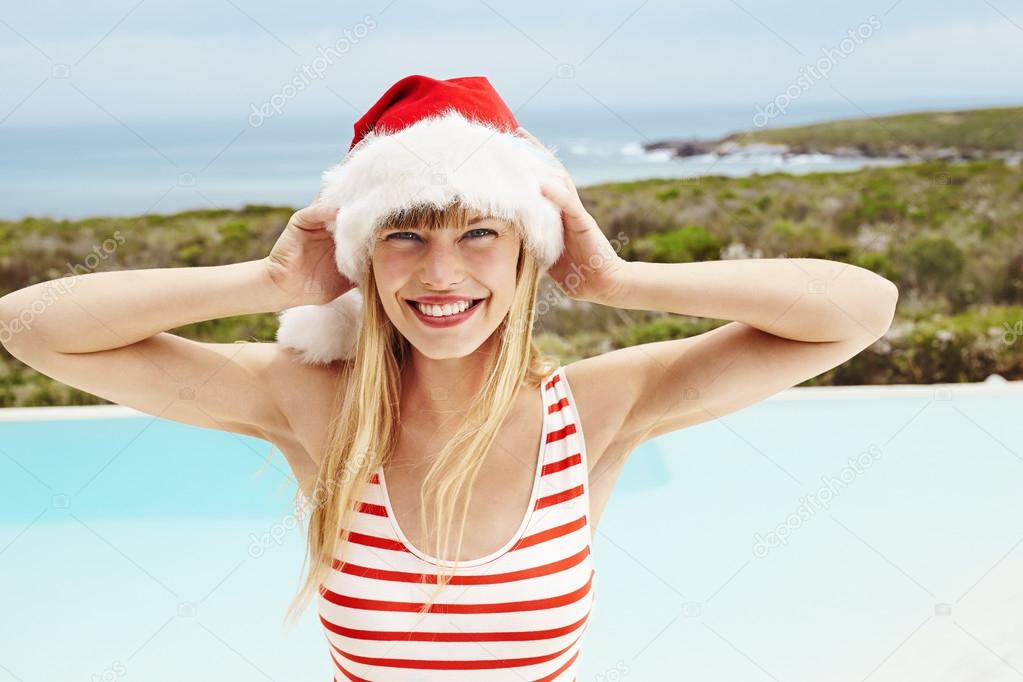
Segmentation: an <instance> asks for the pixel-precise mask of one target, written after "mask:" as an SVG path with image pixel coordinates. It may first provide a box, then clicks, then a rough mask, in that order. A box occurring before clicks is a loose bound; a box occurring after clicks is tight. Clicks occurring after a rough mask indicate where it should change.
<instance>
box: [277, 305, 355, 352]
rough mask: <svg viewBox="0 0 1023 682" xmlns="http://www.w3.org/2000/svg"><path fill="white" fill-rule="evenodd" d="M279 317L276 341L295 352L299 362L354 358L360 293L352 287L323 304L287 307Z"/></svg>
mask: <svg viewBox="0 0 1023 682" xmlns="http://www.w3.org/2000/svg"><path fill="white" fill-rule="evenodd" d="M279 320H280V324H279V326H278V327H277V343H279V344H281V345H282V346H287V347H289V348H294V349H295V350H296V351H298V352H299V358H300V359H301V360H302V362H305V363H309V364H321V363H328V362H331V361H332V360H336V359H339V358H351V357H354V356H355V344H356V342H357V341H358V340H359V330H360V329H361V328H362V292H361V291H359V288H358V287H355V288H354V289H349V290H348V291H346V292H345V293H344V294H342V295H340V296H338V297H337V298H335V299H334V300H333V301H331V302H330V303H326V304H324V305H300V306H297V307H295V308H288V309H287V310H284V311H282V312H281V314H280V318H279Z"/></svg>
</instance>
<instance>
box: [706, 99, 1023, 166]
mask: <svg viewBox="0 0 1023 682" xmlns="http://www.w3.org/2000/svg"><path fill="white" fill-rule="evenodd" d="M725 139H726V140H728V141H732V142H738V143H740V144H751V143H768V144H786V145H789V147H790V148H791V150H792V151H796V152H807V151H818V152H830V151H835V150H837V149H840V148H843V147H844V148H850V147H851V148H855V149H857V150H858V151H859V152H860V153H862V154H864V155H867V156H895V155H897V154H899V153H910V154H912V153H914V152H919V151H921V150H938V149H955V150H958V151H959V152H960V153H963V154H966V153H975V154H981V155H983V154H990V153H994V152H1009V151H1013V152H1019V151H1023V107H999V108H991V109H972V110H965V111H937V112H934V111H932V112H920V113H907V114H896V115H891V116H873V117H863V118H850V119H843V120H838V121H828V122H825V123H816V124H813V125H804V126H792V127H779V128H761V129H757V130H749V131H744V132H741V133H735V134H733V135H729V136H728V137H727V138H725Z"/></svg>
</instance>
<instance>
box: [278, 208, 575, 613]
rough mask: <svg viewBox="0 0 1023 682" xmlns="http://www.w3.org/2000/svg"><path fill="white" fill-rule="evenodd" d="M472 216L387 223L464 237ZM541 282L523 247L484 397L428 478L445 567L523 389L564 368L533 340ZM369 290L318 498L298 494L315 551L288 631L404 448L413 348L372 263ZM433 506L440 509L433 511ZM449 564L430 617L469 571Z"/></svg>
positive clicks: (444, 214) (446, 213)
mask: <svg viewBox="0 0 1023 682" xmlns="http://www.w3.org/2000/svg"><path fill="white" fill-rule="evenodd" d="M473 217H474V214H473V213H471V212H470V211H468V210H466V209H465V208H463V207H462V206H461V205H459V204H457V203H456V204H453V205H452V206H450V207H448V208H446V209H443V210H435V209H432V208H429V207H425V208H423V207H416V208H413V209H410V210H406V211H402V212H398V213H395V214H393V215H391V216H389V217H388V218H387V219H386V220H385V224H387V225H388V226H389V227H391V228H394V227H398V228H399V229H400V228H404V227H416V228H420V229H423V228H425V229H438V228H441V227H445V226H456V227H460V228H463V229H464V228H465V227H467V226H468V221H469V220H471V219H472V218H473ZM539 279H540V276H539V270H538V267H537V264H536V262H535V260H534V259H533V258H532V256H531V254H530V253H529V252H528V250H527V249H526V248H525V247H524V246H523V248H521V250H520V253H519V261H518V274H517V277H516V285H515V291H514V293H513V297H512V303H511V308H510V309H509V311H508V315H507V316H506V317H505V319H504V320H503V321H502V323H501V324H500V325H499V326H498V329H497V330H495V332H494V333H495V334H498V335H499V343H498V344H497V351H496V354H495V355H493V356H491V357H490V358H489V361H488V371H487V374H486V379H485V381H484V385H483V388H482V390H481V391H480V398H479V400H475V401H473V403H472V405H471V407H470V408H469V411H468V412H467V414H466V415H465V418H464V420H463V422H462V423H461V425H460V426H459V428H458V430H457V431H456V433H455V435H454V436H453V437H452V438H451V439H450V440H449V441H448V442H447V443H446V444H445V445H444V447H443V448H442V449H441V450H440V452H439V453H438V455H437V456H436V458H435V459H434V462H433V464H432V465H431V467H430V469H429V471H428V472H427V473H426V475H425V477H424V479H423V485H422V488H421V490H420V527H421V528H425V529H426V530H427V537H428V538H429V537H431V536H432V537H434V540H433V546H434V551H433V556H434V557H437V558H442V559H443V557H446V556H447V555H448V551H447V550H448V548H449V542H448V538H449V536H450V534H451V533H450V531H451V527H452V525H453V522H454V517H455V516H456V505H457V503H458V501H459V499H462V500H463V501H462V504H461V506H460V508H459V514H458V517H459V526H458V528H459V530H458V534H457V536H458V542H457V545H456V551H455V553H454V556H455V557H458V556H459V555H460V554H461V549H462V541H463V539H464V530H465V523H466V520H467V518H468V514H469V503H470V497H471V491H472V489H473V486H474V484H475V482H476V479H477V477H478V475H479V472H480V469H481V466H482V464H483V460H484V458H485V456H486V453H487V452H488V451H489V449H490V447H491V445H492V444H493V441H494V438H495V437H496V435H497V432H498V429H499V428H500V426H501V424H502V422H503V421H504V420H505V418H506V417H507V415H508V413H509V412H510V411H511V408H512V404H513V399H514V397H515V395H516V393H517V391H518V390H519V389H520V388H538V387H539V385H540V382H541V381H542V380H543V379H544V378H545V377H546V376H547V375H548V374H549V373H550V372H552V371H553V370H554V369H556V368H557V366H558V364H559V360H558V359H557V358H555V357H553V356H548V355H545V354H543V353H541V351H540V350H539V348H537V346H536V344H535V342H534V340H533V334H532V328H533V312H534V309H535V304H536V297H537V288H538V285H539ZM362 287H363V292H364V300H365V303H366V305H365V308H364V313H363V314H364V316H365V317H364V320H363V327H362V333H361V334H360V336H359V341H358V343H357V346H356V353H355V357H354V358H353V359H351V360H345V361H338V371H339V372H342V373H343V374H344V376H343V377H342V378H343V380H342V381H339V382H338V390H337V392H336V394H335V395H334V399H333V405H332V410H331V414H332V415H333V416H332V418H331V421H330V424H329V426H328V437H327V441H326V443H327V444H326V445H325V447H324V452H323V456H322V457H321V458H320V467H319V470H318V472H317V478H316V484H315V486H314V489H313V494H312V496H311V497H309V496H306V495H305V493H304V492H303V491H301V490H299V492H298V494H297V496H296V505H297V507H298V509H299V518H302V519H305V518H306V517H308V529H307V551H306V555H305V558H304V560H303V565H302V573H303V574H304V575H305V577H304V579H303V580H302V582H301V586H300V588H299V590H298V593H297V594H296V595H295V597H294V599H293V600H292V602H291V604H290V605H289V606H288V609H287V611H286V612H285V618H284V619H285V622H286V623H287V624H288V625H289V626H293V625H295V624H296V623H297V622H298V619H299V618H300V617H301V615H302V613H303V612H304V611H305V608H306V607H307V606H308V605H309V603H310V601H311V600H312V598H313V595H314V594H317V593H318V594H321V595H322V594H323V589H322V587H323V583H324V582H325V581H326V579H327V577H328V576H329V575H330V573H331V571H332V570H342V569H343V567H344V566H345V564H346V562H345V554H346V550H347V549H348V539H349V537H348V530H347V529H349V528H351V521H352V516H353V514H355V513H356V507H355V505H356V503H357V502H358V500H360V499H361V498H362V494H361V493H362V489H363V486H365V485H367V484H368V483H369V480H370V478H371V477H372V475H373V473H374V472H375V471H376V469H377V468H378V467H381V466H383V465H384V464H385V463H386V462H388V461H389V459H390V457H391V455H392V453H393V452H394V450H395V448H396V446H397V441H398V429H397V425H398V424H399V420H400V410H399V404H400V403H399V399H400V396H401V370H402V368H403V367H404V365H405V363H406V362H407V361H408V359H409V357H410V349H409V342H408V340H407V339H405V338H404V337H403V336H402V335H401V334H400V333H399V332H398V330H397V329H396V328H395V327H394V325H392V324H391V322H390V319H389V318H388V317H387V314H386V312H385V311H384V309H383V306H382V304H381V302H380V300H379V296H378V295H377V291H376V287H375V284H374V278H373V272H372V263H371V264H370V269H369V275H368V278H367V281H366V282H364V283H362ZM431 501H435V502H436V504H434V505H428V503H429V502H431ZM428 506H433V507H434V513H433V517H432V518H433V523H432V524H431V523H428V522H427V519H428V514H427V509H428ZM342 510H343V512H342ZM431 531H434V532H431ZM442 540H443V542H442ZM428 546H429V545H428ZM451 563H453V565H451V566H445V565H444V564H443V563H441V564H434V568H436V569H437V580H436V581H433V582H435V583H436V588H435V589H434V590H433V592H432V594H431V595H430V597H429V598H428V599H427V601H426V602H424V604H423V607H422V609H420V613H426V612H429V611H430V610H431V608H432V606H433V605H434V604H435V603H436V599H437V597H438V596H439V594H440V592H441V591H442V590H443V588H444V587H445V586H446V585H447V584H449V582H450V580H451V578H452V577H453V576H454V575H455V573H456V572H457V569H458V566H459V565H461V562H459V561H457V560H454V561H452V562H451ZM445 569H450V570H445Z"/></svg>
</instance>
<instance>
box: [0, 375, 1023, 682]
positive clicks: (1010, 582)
mask: <svg viewBox="0 0 1023 682" xmlns="http://www.w3.org/2000/svg"><path fill="white" fill-rule="evenodd" d="M1020 414H1023V383H1021V382H1010V383H1000V384H980V385H978V384H975V385H945V386H923V387H887V388H802V389H792V390H789V391H785V392H783V393H781V394H779V395H778V396H775V397H774V398H771V399H769V400H767V401H764V402H762V403H759V404H757V405H754V406H752V407H750V408H747V409H745V410H742V411H740V412H737V413H735V414H732V415H728V416H726V417H724V418H723V419H720V420H717V421H714V422H709V423H706V424H701V425H698V426H696V427H693V428H690V429H685V430H683V431H679V432H675V433H672V434H668V435H665V436H662V437H660V438H658V439H656V440H653V441H651V442H648V443H646V444H645V445H644V446H642V447H641V448H640V449H639V450H637V451H636V452H635V453H633V455H632V456H631V458H630V460H629V462H628V464H627V465H626V467H625V469H624V470H623V472H622V475H621V478H620V480H619V483H618V486H617V487H616V489H615V493H614V495H613V496H612V498H611V501H610V502H609V504H608V507H607V509H606V510H605V512H604V515H603V518H602V519H601V521H600V526H599V529H598V531H597V535H596V540H595V543H594V553H595V561H596V566H597V572H598V575H599V583H598V589H599V590H600V595H599V598H598V603H597V606H596V610H595V611H594V614H593V617H592V621H591V623H590V630H589V632H588V634H587V638H586V641H585V645H584V647H583V654H582V664H581V669H580V672H581V674H580V676H579V680H580V681H582V680H593V681H608V682H610V681H612V680H668V679H670V680H676V679H678V680H701V681H707V682H717V681H719V680H720V681H725V680H727V681H729V682H734V681H736V680H771V679H774V680H783V681H785V682H788V681H792V680H830V681H844V680H855V681H856V682H861V681H863V680H869V681H871V682H873V681H879V680H916V679H920V680H929V681H945V680H957V681H969V680H1002V679H1005V680H1018V679H1020V677H1021V676H1023V674H1021V673H1020V672H1019V671H1023V615H1021V614H1023V580H1021V577H1023V495H1021V491H1023V445H1021V443H1023V420H1020V419H1019V416H1020ZM584 426H585V425H584ZM850 460H851V461H850ZM287 472H288V470H287V464H286V463H285V461H284V458H283V457H282V456H281V455H280V453H278V452H276V451H273V453H272V455H271V448H270V445H269V444H268V443H266V442H264V441H261V440H258V439H254V438H248V437H244V436H238V435H234V434H229V433H224V432H219V431H214V430H207V429H199V428H193V427H188V426H184V425H181V424H176V423H174V422H170V421H166V420H162V419H157V418H153V417H150V416H147V415H141V414H140V413H138V412H134V411H132V410H127V409H124V408H120V407H106V406H104V407H81V408H39V409H27V410H22V409H10V410H0V585H2V588H0V589H2V594H3V599H2V606H3V608H2V611H0V633H2V634H0V681H5V680H8V679H9V680H24V681H25V682H30V681H34V680H46V681H47V682H49V681H50V680H74V679H80V680H104V681H110V680H119V679H122V678H124V679H138V680H147V681H151V682H162V681H170V680H174V681H175V682H177V681H180V680H182V679H189V680H228V679H230V680H234V679H243V678H244V679H267V680H277V681H280V682H283V681H285V680H312V681H314V682H320V681H322V680H327V679H329V676H330V674H331V667H330V661H329V656H328V654H327V649H326V645H325V642H324V640H323V635H322V630H321V628H320V626H319V624H318V622H317V621H316V619H315V608H314V607H310V608H309V609H307V611H306V613H305V615H304V618H303V620H302V623H301V624H300V625H299V626H298V627H296V628H295V629H294V630H293V631H290V632H289V631H286V630H285V629H284V628H283V626H282V624H281V619H282V617H283V613H284V609H285V607H286V606H287V604H288V602H289V600H290V598H291V596H292V595H293V593H294V591H295V590H296V589H297V587H298V582H299V578H300V577H301V576H300V569H301V563H302V556H303V545H304V542H305V537H304V531H303V529H302V527H301V526H300V525H299V524H298V523H297V521H296V520H295V518H294V516H293V513H292V512H293V507H292V495H293V493H294V486H293V485H291V483H290V481H289V478H288V473H287Z"/></svg>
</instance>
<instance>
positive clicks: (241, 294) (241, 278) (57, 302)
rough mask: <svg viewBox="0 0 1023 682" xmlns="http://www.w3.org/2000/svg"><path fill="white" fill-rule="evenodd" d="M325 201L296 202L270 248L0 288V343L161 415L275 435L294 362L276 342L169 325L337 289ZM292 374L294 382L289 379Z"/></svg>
mask: <svg viewBox="0 0 1023 682" xmlns="http://www.w3.org/2000/svg"><path fill="white" fill-rule="evenodd" d="M326 215H327V212H325V211H324V210H323V209H320V208H317V207H310V208H305V209H301V210H300V211H297V212H296V213H295V214H294V215H293V216H292V219H291V221H289V223H288V226H287V227H286V228H285V230H284V233H283V234H282V236H281V237H280V239H279V240H278V242H277V244H275V246H274V250H273V251H272V252H271V254H270V255H269V256H267V257H266V258H262V259H258V260H253V261H246V262H242V263H235V264H230V265H219V266H207V267H181V268H154V269H145V270H124V271H117V272H98V273H89V274H84V275H78V276H74V277H66V278H60V279H57V280H51V281H48V282H41V283H39V284H35V285H32V286H29V287H26V288H24V289H20V290H18V291H15V292H13V293H10V294H8V295H6V296H4V297H3V298H0V342H2V343H3V345H4V346H5V347H6V348H7V349H8V350H9V351H10V353H11V354H12V355H14V356H15V357H16V358H18V359H19V360H21V361H22V362H24V363H25V364H27V365H29V366H31V367H33V368H35V369H36V370H38V371H40V372H42V373H43V374H46V375H47V376H50V377H53V378H54V379H57V380H58V381H61V382H63V383H65V384H68V385H69V386H74V387H76V388H79V389H81V390H84V391H88V392H89V393H92V394H94V395H98V396H100V397H103V398H106V399H107V400H110V401H112V402H115V403H119V404H122V405H127V406H129V407H133V408H135V409H138V410H141V411H143V412H146V413H149V414H153V415H157V416H161V417H164V418H167V419H172V420H175V421H180V422H184V423H188V424H193V425H197V426H202V427H207V428H217V429H221V430H226V431H234V432H237V433H244V434H247V435H254V436H257V437H261V438H265V439H267V440H274V439H277V438H281V437H287V436H288V420H287V416H286V414H285V413H284V409H283V407H282V406H286V405H287V404H288V399H287V396H288V395H290V394H288V393H287V391H289V390H292V389H291V388H290V386H291V385H292V383H293V382H294V380H295V376H296V375H295V374H294V372H295V371H298V370H306V369H307V368H304V367H301V366H300V364H299V363H298V362H297V360H296V358H295V356H294V353H293V352H292V351H291V350H290V349H287V348H283V347H280V346H278V345H277V344H276V343H253V342H245V341H239V342H235V343H203V342H198V341H192V340H190V339H186V338H183V337H180V336H177V335H174V334H171V333H169V332H168V331H166V330H169V329H175V328H177V327H180V326H183V325H186V324H190V323H193V322H199V321H203V320H210V319H217V318H222V317H231V316H235V315H247V314H252V313H262V312H276V311H279V310H282V309H283V308H286V307H290V306H296V305H302V304H306V303H319V302H325V301H327V300H330V299H332V298H333V297H335V296H337V295H340V293H343V290H344V289H345V288H346V287H347V286H349V283H347V281H342V278H340V275H339V274H338V273H337V268H336V266H333V263H332V259H331V258H329V256H330V254H331V252H332V246H333V240H332V239H331V238H330V237H329V235H327V234H326V232H325V231H324V230H323V229H322V219H323V218H324V216H326ZM289 377H290V380H289Z"/></svg>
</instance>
